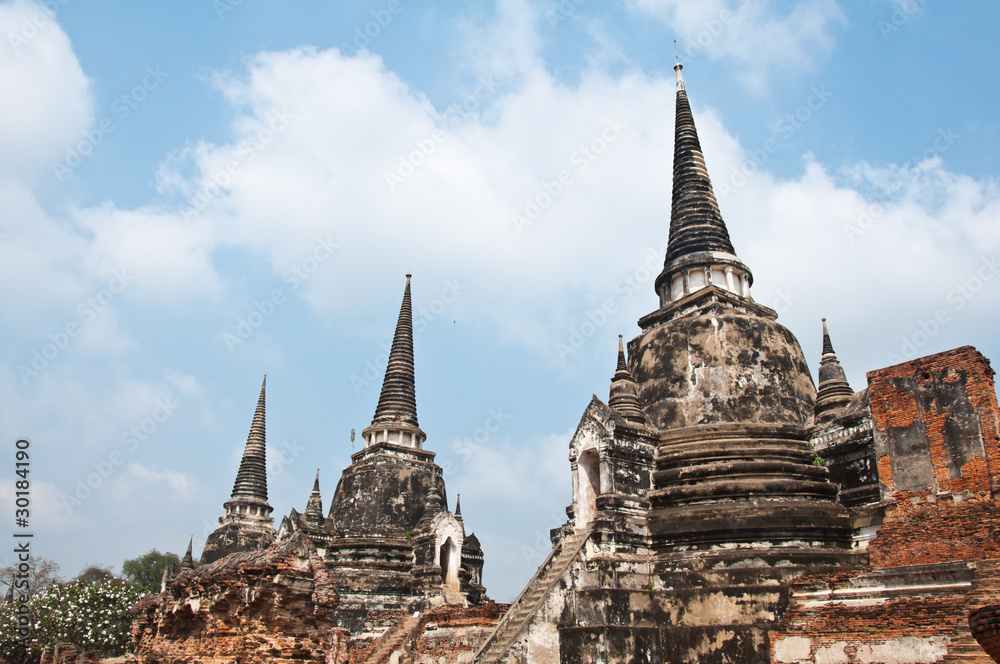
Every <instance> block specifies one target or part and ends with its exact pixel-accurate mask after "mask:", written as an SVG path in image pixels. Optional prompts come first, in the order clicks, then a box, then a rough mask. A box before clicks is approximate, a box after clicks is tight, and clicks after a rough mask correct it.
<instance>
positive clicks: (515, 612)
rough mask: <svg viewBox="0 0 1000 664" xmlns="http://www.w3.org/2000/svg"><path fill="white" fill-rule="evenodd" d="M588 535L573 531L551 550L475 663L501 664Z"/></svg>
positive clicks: (476, 657)
mask: <svg viewBox="0 0 1000 664" xmlns="http://www.w3.org/2000/svg"><path fill="white" fill-rule="evenodd" d="M588 537H589V533H578V534H573V535H570V536H569V537H567V538H566V539H565V540H563V542H562V544H561V545H560V546H559V548H556V549H553V550H552V553H550V554H549V557H548V558H546V559H545V562H543V563H542V566H541V567H539V568H538V571H537V572H535V576H534V577H533V578H532V579H531V581H530V582H528V586H527V587H526V588H525V589H524V590H523V591H521V594H520V595H519V596H518V598H517V599H516V600H514V603H513V604H511V605H510V608H509V609H508V610H507V613H506V614H504V617H503V618H502V619H501V620H500V622H499V623H498V624H497V627H496V629H495V630H493V633H492V634H490V636H489V638H487V639H486V642H485V643H483V645H482V646H481V647H480V648H479V650H478V651H477V652H476V656H475V658H474V659H473V661H474V662H476V664H498V663H499V662H500V661H502V659H503V657H504V656H505V655H506V654H507V650H508V649H509V648H510V646H511V645H512V644H513V642H514V640H515V639H516V638H517V637H518V635H519V634H520V633H521V630H523V629H524V627H525V625H527V624H528V622H529V621H530V620H531V617H532V616H533V615H535V612H536V611H537V610H538V607H539V606H540V605H541V603H542V600H543V599H544V598H545V596H546V595H547V594H548V592H549V590H550V589H551V588H552V586H553V585H554V584H555V582H556V580H557V579H558V578H559V577H560V576H562V574H563V572H565V571H566V568H567V567H568V566H569V564H570V563H571V562H572V561H573V560H574V559H575V558H576V556H577V554H578V553H579V551H580V549H581V548H583V545H584V543H585V542H586V541H587V538H588Z"/></svg>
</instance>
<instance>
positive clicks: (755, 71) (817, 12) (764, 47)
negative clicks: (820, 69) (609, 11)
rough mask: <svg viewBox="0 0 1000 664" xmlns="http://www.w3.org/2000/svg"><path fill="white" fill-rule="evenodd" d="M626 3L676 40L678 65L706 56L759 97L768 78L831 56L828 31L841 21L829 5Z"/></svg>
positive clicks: (737, 0)
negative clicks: (735, 70) (733, 71)
mask: <svg viewBox="0 0 1000 664" xmlns="http://www.w3.org/2000/svg"><path fill="white" fill-rule="evenodd" d="M788 5H789V3H778V2H775V1H774V0H759V1H758V0H754V1H751V0H707V1H701V2H691V1H690V0H628V2H627V6H628V7H629V8H630V9H632V10H634V11H638V12H640V13H643V14H648V15H651V16H653V17H655V18H657V19H659V20H660V21H662V22H663V23H664V24H665V25H667V26H669V27H670V28H672V29H673V30H674V31H675V33H676V34H677V36H678V50H679V55H680V57H681V59H682V61H688V62H690V61H691V60H694V59H696V58H699V57H702V56H703V55H707V56H708V57H709V58H712V59H713V60H727V61H730V62H732V63H734V64H736V65H738V66H740V67H741V68H742V69H743V74H742V79H743V81H744V83H746V84H747V85H748V86H749V87H750V88H751V89H754V90H757V91H761V90H763V89H764V88H765V87H766V85H767V82H768V79H769V77H770V76H771V75H772V74H773V73H774V72H780V71H782V70H793V71H794V70H796V69H800V68H805V69H809V68H811V67H812V66H813V65H814V64H815V63H816V62H817V61H820V60H822V59H823V58H824V57H826V55H827V54H828V53H829V52H830V51H831V50H832V48H833V45H834V41H833V37H832V34H831V33H832V31H833V30H834V29H835V28H836V27H837V26H838V25H842V24H843V23H844V21H845V19H844V15H843V13H842V12H841V10H840V8H839V7H838V6H837V2H836V1H835V0H806V1H805V2H796V3H792V7H791V9H786V7H787V6H788Z"/></svg>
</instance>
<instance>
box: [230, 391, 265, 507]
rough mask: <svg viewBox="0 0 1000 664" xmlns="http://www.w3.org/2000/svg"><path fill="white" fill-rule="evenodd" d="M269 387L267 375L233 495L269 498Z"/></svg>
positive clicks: (261, 498) (237, 474)
mask: <svg viewBox="0 0 1000 664" xmlns="http://www.w3.org/2000/svg"><path fill="white" fill-rule="evenodd" d="M266 388H267V376H264V382H263V384H261V386H260V398H259V399H258V400H257V410H256V411H255V412H254V414H253V422H251V424H250V435H249V436H247V444H246V447H245V448H244V449H243V459H242V460H241V461H240V469H239V471H238V472H237V473H236V482H235V483H234V484H233V494H232V497H233V498H236V497H237V496H246V497H250V498H259V499H260V500H263V501H266V500H267V442H266V431H265V422H264V410H265V409H264V391H265V390H266Z"/></svg>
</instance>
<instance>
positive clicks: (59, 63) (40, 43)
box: [0, 0, 94, 179]
mask: <svg viewBox="0 0 1000 664" xmlns="http://www.w3.org/2000/svg"><path fill="white" fill-rule="evenodd" d="M0 35H3V39H2V42H3V43H2V44H0V88H2V89H3V90H4V91H5V93H4V94H3V95H2V97H0V117H2V118H3V122H2V123H0V174H2V176H3V177H4V178H12V177H16V178H25V179H30V178H31V177H32V176H33V175H34V174H35V173H37V171H38V170H39V169H40V168H42V167H43V166H46V167H47V166H49V165H50V162H51V161H53V160H55V159H60V158H62V157H63V156H64V153H65V151H66V150H67V149H68V148H69V147H70V146H71V145H72V144H73V143H75V142H76V141H77V140H78V139H79V138H81V137H82V136H83V134H84V132H85V130H86V129H87V128H88V126H89V125H90V123H91V122H92V121H93V118H94V100H93V97H92V95H91V92H90V81H89V80H88V79H87V77H86V76H85V75H84V73H83V70H82V69H81V67H80V64H79V63H78V62H77V60H76V56H75V55H74V53H73V49H72V46H71V45H70V41H69V38H68V37H67V36H66V34H65V33H64V32H63V31H62V29H61V28H60V27H59V26H58V25H57V24H56V21H55V17H54V16H53V15H52V12H51V10H49V9H47V8H46V7H44V6H43V5H41V4H36V3H34V2H24V1H23V0H16V1H15V2H5V3H3V4H0Z"/></svg>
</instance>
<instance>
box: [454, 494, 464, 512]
mask: <svg viewBox="0 0 1000 664" xmlns="http://www.w3.org/2000/svg"><path fill="white" fill-rule="evenodd" d="M455 516H462V494H460V493H458V494H455Z"/></svg>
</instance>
